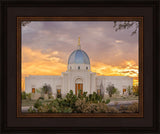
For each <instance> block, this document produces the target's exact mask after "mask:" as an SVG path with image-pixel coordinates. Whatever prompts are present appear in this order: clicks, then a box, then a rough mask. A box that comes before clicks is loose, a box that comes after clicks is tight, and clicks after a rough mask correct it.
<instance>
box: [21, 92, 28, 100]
mask: <svg viewBox="0 0 160 134" xmlns="http://www.w3.org/2000/svg"><path fill="white" fill-rule="evenodd" d="M21 96H22V100H24V99H26V97H27V95H26V92H25V91H23V92H22V93H21Z"/></svg>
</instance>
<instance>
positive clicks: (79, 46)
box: [78, 37, 81, 49]
mask: <svg viewBox="0 0 160 134" xmlns="http://www.w3.org/2000/svg"><path fill="white" fill-rule="evenodd" d="M78 49H81V44H80V37H79V38H78Z"/></svg>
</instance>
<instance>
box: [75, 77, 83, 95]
mask: <svg viewBox="0 0 160 134" xmlns="http://www.w3.org/2000/svg"><path fill="white" fill-rule="evenodd" d="M80 90H81V94H83V80H82V79H81V78H78V79H76V81H75V94H76V95H77V94H78V92H79V91H80Z"/></svg>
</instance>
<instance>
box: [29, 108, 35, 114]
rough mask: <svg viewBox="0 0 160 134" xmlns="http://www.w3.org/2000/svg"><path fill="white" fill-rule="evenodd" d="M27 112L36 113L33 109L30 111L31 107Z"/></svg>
mask: <svg viewBox="0 0 160 134" xmlns="http://www.w3.org/2000/svg"><path fill="white" fill-rule="evenodd" d="M28 112H29V113H35V112H36V109H34V108H33V109H32V107H30V108H29V109H28Z"/></svg>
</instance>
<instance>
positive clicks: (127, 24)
mask: <svg viewBox="0 0 160 134" xmlns="http://www.w3.org/2000/svg"><path fill="white" fill-rule="evenodd" d="M113 28H115V31H116V32H117V31H119V30H122V29H129V28H134V30H133V32H132V33H131V36H132V35H134V34H136V33H137V31H138V28H139V23H138V22H137V21H122V22H120V21H114V26H113Z"/></svg>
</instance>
